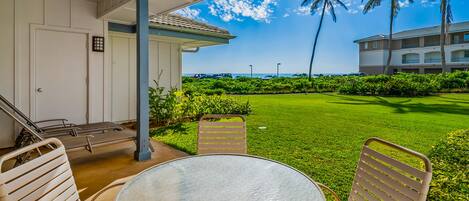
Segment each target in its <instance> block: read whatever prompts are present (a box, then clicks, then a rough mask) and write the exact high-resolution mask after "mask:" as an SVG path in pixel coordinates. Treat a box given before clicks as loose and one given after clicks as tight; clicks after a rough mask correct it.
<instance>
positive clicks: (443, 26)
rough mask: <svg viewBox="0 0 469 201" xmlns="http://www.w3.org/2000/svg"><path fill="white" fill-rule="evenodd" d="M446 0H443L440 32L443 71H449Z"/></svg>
mask: <svg viewBox="0 0 469 201" xmlns="http://www.w3.org/2000/svg"><path fill="white" fill-rule="evenodd" d="M446 4H447V2H446V0H441V32H440V53H441V68H442V69H443V72H448V69H447V68H446V53H445V44H446V23H447V22H446V7H447V5H446Z"/></svg>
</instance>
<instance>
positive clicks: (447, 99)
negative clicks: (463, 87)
mask: <svg viewBox="0 0 469 201" xmlns="http://www.w3.org/2000/svg"><path fill="white" fill-rule="evenodd" d="M440 98H441V99H445V100H443V101H445V102H448V103H457V104H469V100H467V99H460V98H453V97H446V96H440Z"/></svg>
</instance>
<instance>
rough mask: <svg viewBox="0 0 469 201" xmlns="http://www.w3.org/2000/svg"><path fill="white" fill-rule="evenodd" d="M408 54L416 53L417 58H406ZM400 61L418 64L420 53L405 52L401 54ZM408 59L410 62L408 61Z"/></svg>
mask: <svg viewBox="0 0 469 201" xmlns="http://www.w3.org/2000/svg"><path fill="white" fill-rule="evenodd" d="M410 55H417V59H414V60H408V58H407V57H408V56H410ZM401 60H402V61H401V62H402V64H419V63H420V54H419V53H407V54H403V55H402V58H401ZM409 61H410V62H409Z"/></svg>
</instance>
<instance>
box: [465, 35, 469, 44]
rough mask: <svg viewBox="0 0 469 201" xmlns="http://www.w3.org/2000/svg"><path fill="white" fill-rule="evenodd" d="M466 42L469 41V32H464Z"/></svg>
mask: <svg viewBox="0 0 469 201" xmlns="http://www.w3.org/2000/svg"><path fill="white" fill-rule="evenodd" d="M464 42H469V33H465V34H464Z"/></svg>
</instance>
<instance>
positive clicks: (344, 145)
mask: <svg viewBox="0 0 469 201" xmlns="http://www.w3.org/2000/svg"><path fill="white" fill-rule="evenodd" d="M238 98H239V99H242V100H249V101H250V103H251V104H252V105H253V114H252V115H250V116H248V118H247V122H248V144H249V145H248V149H249V154H252V155H258V156H263V157H267V158H270V159H274V160H277V161H281V162H284V163H287V164H289V165H291V166H293V167H295V168H297V169H299V170H300V171H303V172H305V173H306V174H308V175H309V176H311V177H312V178H313V179H314V180H316V181H318V182H322V183H324V184H326V185H328V186H330V187H331V188H332V189H333V190H335V191H336V192H338V193H339V194H340V196H341V197H342V198H344V199H345V198H346V197H347V195H348V192H349V189H350V186H351V183H352V179H353V175H354V171H355V165H356V162H357V160H358V156H359V152H360V148H361V146H362V144H363V142H364V141H365V140H366V139H367V138H369V137H372V136H377V137H380V138H383V139H386V140H389V141H391V142H395V143H398V144H400V145H403V146H406V147H409V148H411V149H414V150H416V151H419V152H422V153H428V152H429V151H430V149H431V147H432V146H433V145H434V144H436V143H437V142H438V141H439V140H440V139H443V138H444V136H445V134H446V133H448V132H450V131H452V130H455V129H461V128H469V118H468V116H467V115H469V94H445V95H440V96H432V97H423V98H397V97H363V96H343V95H337V94H309V95H304V94H296V95H255V96H238ZM259 127H267V128H266V129H259ZM196 128H197V125H196V123H186V124H182V125H177V126H173V127H171V128H170V129H159V130H157V131H154V132H153V134H154V135H155V136H154V138H155V139H157V140H160V141H162V142H165V143H167V144H169V145H171V146H174V147H176V148H179V149H181V150H184V151H187V152H189V153H195V150H196V148H195V143H196V141H195V139H196V130H197V129H196Z"/></svg>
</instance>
